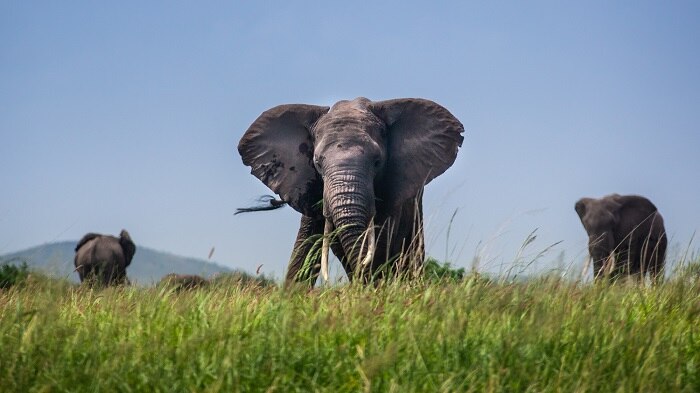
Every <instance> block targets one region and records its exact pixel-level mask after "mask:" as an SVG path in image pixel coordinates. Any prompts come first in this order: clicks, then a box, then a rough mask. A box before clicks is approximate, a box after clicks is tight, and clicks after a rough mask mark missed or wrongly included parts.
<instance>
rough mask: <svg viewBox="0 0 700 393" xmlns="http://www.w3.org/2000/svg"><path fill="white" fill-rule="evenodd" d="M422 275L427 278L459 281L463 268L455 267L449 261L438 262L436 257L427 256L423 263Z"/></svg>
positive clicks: (462, 276)
mask: <svg viewBox="0 0 700 393" xmlns="http://www.w3.org/2000/svg"><path fill="white" fill-rule="evenodd" d="M423 273H424V277H425V278H426V279H427V280H448V281H460V280H462V279H463V278H464V275H465V272H464V268H459V269H455V268H453V267H452V265H450V263H449V262H445V263H444V264H440V262H438V260H437V259H435V258H433V257H428V258H427V259H426V260H425V264H424V265H423Z"/></svg>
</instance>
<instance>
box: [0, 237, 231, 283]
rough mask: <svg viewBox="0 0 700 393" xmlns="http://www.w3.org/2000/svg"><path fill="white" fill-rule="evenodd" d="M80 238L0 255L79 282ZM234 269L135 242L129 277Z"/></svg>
mask: <svg viewBox="0 0 700 393" xmlns="http://www.w3.org/2000/svg"><path fill="white" fill-rule="evenodd" d="M77 243H78V242H77V241H65V242H56V243H47V244H43V245H41V246H36V247H32V248H28V249H26V250H22V251H18V252H14V253H11V254H6V255H2V256H0V260H1V261H8V260H12V259H18V260H22V261H26V262H27V265H29V267H30V268H32V269H37V270H41V271H44V272H46V273H48V274H51V275H54V276H58V277H68V278H69V279H70V280H71V281H75V282H78V281H79V279H78V274H77V273H75V272H74V271H73V269H74V266H73V257H74V255H75V251H74V249H75V245H76V244H77ZM231 271H232V270H231V269H229V268H227V267H224V266H221V265H218V264H216V263H212V262H209V261H205V260H202V259H196V258H188V257H182V256H179V255H174V254H170V253H167V252H163V251H156V250H153V249H150V248H147V247H142V246H138V245H137V246H136V254H135V255H134V260H133V261H131V265H129V267H128V268H127V271H126V272H127V275H128V276H129V280H131V282H134V283H138V284H151V283H153V282H157V281H158V280H160V278H161V277H163V276H164V275H166V274H168V273H180V274H199V275H201V276H204V277H207V276H210V275H212V274H214V273H222V272H231Z"/></svg>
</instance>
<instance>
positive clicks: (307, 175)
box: [238, 97, 464, 285]
mask: <svg viewBox="0 0 700 393" xmlns="http://www.w3.org/2000/svg"><path fill="white" fill-rule="evenodd" d="M463 132H464V127H463V126H462V124H461V123H460V122H459V120H457V118H455V117H454V116H453V115H452V114H451V113H450V112H449V111H448V110H447V109H445V108H444V107H442V106H440V105H439V104H437V103H435V102H432V101H429V100H425V99H418V98H404V99H394V100H386V101H370V100H368V99H367V98H362V97H359V98H356V99H354V100H351V101H347V100H344V101H339V102H337V103H336V104H335V105H333V107H331V108H329V107H326V106H315V105H303V104H292V105H280V106H276V107H274V108H271V109H269V110H267V111H265V112H264V113H263V114H262V115H260V117H258V118H257V120H255V122H253V124H252V125H251V126H250V127H249V128H248V130H247V131H246V132H245V134H244V135H243V137H242V138H241V140H240V143H239V144H238V152H239V153H240V155H241V158H242V160H243V163H244V164H245V165H247V166H250V167H251V173H252V174H253V175H254V176H255V177H257V178H258V179H260V180H261V181H262V182H263V183H264V184H266V185H267V186H268V187H269V188H270V189H271V190H272V191H274V192H275V193H276V194H278V195H279V196H280V198H281V200H282V201H283V202H286V203H287V204H289V205H290V206H291V207H292V208H294V209H295V210H297V211H298V212H300V213H301V214H302V217H301V223H300V226H299V232H298V234H297V238H296V241H295V243H294V247H293V251H292V257H291V259H290V262H289V267H288V270H287V276H286V281H287V282H288V283H289V282H293V281H297V282H308V283H310V284H311V285H313V283H314V282H315V281H316V278H317V276H318V274H319V271H321V273H322V274H323V275H324V276H325V277H326V278H327V255H328V249H329V248H330V249H332V250H333V253H334V254H335V255H336V256H337V257H338V259H339V260H340V262H341V264H342V266H343V268H344V270H345V272H346V274H347V275H348V278H349V279H350V280H351V281H352V280H353V279H356V278H362V280H363V281H365V282H366V281H368V280H371V279H372V278H375V277H380V276H381V277H385V276H386V275H387V274H397V273H399V274H402V273H405V272H408V271H412V268H419V267H420V266H421V265H422V262H423V258H424V244H423V241H424V235H423V211H422V210H423V208H422V193H423V188H424V186H425V185H426V184H428V183H429V182H430V181H431V180H432V179H434V178H435V177H437V176H439V175H440V174H442V173H443V172H444V171H445V170H446V169H447V168H449V167H450V166H451V165H452V164H453V162H454V161H455V159H456V157H457V151H458V148H459V147H460V146H461V145H462V141H463V136H462V133H463ZM336 229H339V230H337V231H336ZM331 233H332V234H334V236H329V234H331ZM324 234H325V236H323V239H324V242H323V247H322V251H321V252H320V253H318V252H312V253H311V254H309V251H311V250H312V249H314V247H317V246H314V242H313V241H310V240H311V239H318V238H319V236H321V235H324ZM316 250H317V248H316ZM319 254H320V255H319ZM324 270H325V271H324Z"/></svg>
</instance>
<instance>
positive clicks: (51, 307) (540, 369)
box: [0, 274, 700, 392]
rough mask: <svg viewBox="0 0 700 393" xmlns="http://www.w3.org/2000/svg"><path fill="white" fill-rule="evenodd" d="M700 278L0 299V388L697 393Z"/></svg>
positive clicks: (32, 286)
mask: <svg viewBox="0 0 700 393" xmlns="http://www.w3.org/2000/svg"><path fill="white" fill-rule="evenodd" d="M699 370H700V280H698V279H683V280H682V279H675V280H672V281H670V282H668V283H665V284H663V285H661V286H659V287H654V288H652V287H639V286H635V285H631V284H620V285H613V286H607V285H587V284H586V285H582V284H576V283H571V282H566V281H562V280H560V279H556V278H547V277H543V278H540V279H536V280H531V281H528V282H524V283H494V282H492V281H489V280H487V279H484V278H482V277H480V276H478V275H474V274H472V275H468V276H466V278H465V279H464V280H462V281H459V282H454V281H452V282H439V281H438V282H435V281H433V282H430V283H427V282H426V283H415V282H414V283H404V284H390V285H385V286H382V287H378V288H360V287H358V286H346V287H340V288H328V289H316V290H314V291H290V290H288V291H282V290H280V289H277V288H261V287H259V286H258V287H245V286H243V287H242V286H235V285H234V286H227V285H212V286H210V287H209V288H206V289H203V290H198V291H193V292H183V293H179V294H175V293H172V292H169V291H168V290H167V289H164V288H133V287H132V288H128V287H127V288H108V289H103V290H92V289H88V288H84V287H74V286H72V285H70V284H68V283H65V282H61V281H54V280H49V279H45V278H42V277H39V278H33V279H30V280H29V281H27V282H26V283H25V284H23V285H20V286H17V287H13V288H11V289H9V290H3V291H0V391H18V392H20V391H21V392H33V391H56V392H60V391H71V392H73V391H89V392H113V391H124V392H130V391H135V392H140V391H149V392H150V391H155V392H180V391H182V392H187V391H226V392H237V391H240V392H272V391H277V392H296V391H299V392H310V391H323V392H358V391H388V392H439V391H445V392H448V391H449V392H454V391H458V392H496V391H499V392H500V391H507V392H520V391H530V392H547V391H552V392H560V391H564V392H577V391H603V392H607V391H643V392H660V391H664V392H674V391H679V392H681V391H685V392H698V391H700V371H699Z"/></svg>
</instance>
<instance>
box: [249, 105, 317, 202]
mask: <svg viewBox="0 0 700 393" xmlns="http://www.w3.org/2000/svg"><path fill="white" fill-rule="evenodd" d="M328 109H329V108H328V107H327V106H316V105H301V104H294V105H280V106H276V107H274V108H272V109H269V110H267V111H265V112H263V114H262V115H260V117H258V118H257V119H256V120H255V122H253V124H251V126H250V127H249V128H248V130H247V131H246V132H245V134H244V135H243V137H242V138H241V141H240V142H239V143H238V153H240V155H241V158H242V159H243V164H245V165H248V166H250V167H251V171H250V173H252V174H253V175H254V176H255V177H257V178H258V179H260V180H261V181H262V182H263V183H265V185H267V186H268V187H270V189H271V190H272V191H274V192H275V193H277V194H278V195H279V196H280V198H281V199H282V200H283V201H285V202H287V203H288V204H289V205H290V206H291V207H293V208H294V209H295V210H297V211H299V212H301V213H303V214H306V215H312V212H313V211H314V210H315V209H317V208H318V207H317V204H318V202H319V201H320V200H321V198H322V196H323V194H322V193H323V182H322V180H321V176H319V174H318V173H317V172H316V168H314V165H313V154H314V145H313V140H312V138H311V134H310V130H311V128H312V127H313V125H314V124H315V123H316V121H317V120H318V119H319V118H320V117H321V116H323V115H324V114H326V113H327V112H328Z"/></svg>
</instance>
